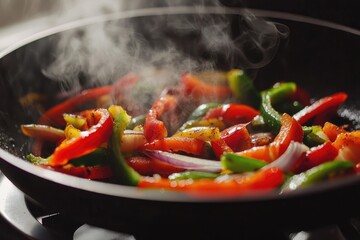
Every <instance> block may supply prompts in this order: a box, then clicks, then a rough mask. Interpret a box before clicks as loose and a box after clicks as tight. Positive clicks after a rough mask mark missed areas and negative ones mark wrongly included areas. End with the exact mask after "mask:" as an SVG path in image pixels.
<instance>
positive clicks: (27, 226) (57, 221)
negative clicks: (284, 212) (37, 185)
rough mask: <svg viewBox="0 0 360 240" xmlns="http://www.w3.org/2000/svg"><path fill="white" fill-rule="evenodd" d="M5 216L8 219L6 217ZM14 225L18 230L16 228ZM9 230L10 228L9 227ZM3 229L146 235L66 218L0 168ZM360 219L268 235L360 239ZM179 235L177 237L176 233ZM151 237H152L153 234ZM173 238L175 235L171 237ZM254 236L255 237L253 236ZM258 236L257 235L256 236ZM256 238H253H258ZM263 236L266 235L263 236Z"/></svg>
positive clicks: (49, 236) (15, 235)
mask: <svg viewBox="0 0 360 240" xmlns="http://www.w3.org/2000/svg"><path fill="white" fill-rule="evenodd" d="M4 219H5V221H4ZM4 225H10V226H11V227H9V229H10V233H9V232H8V231H5V230H3V227H4ZM12 228H14V229H15V230H16V231H14V229H12ZM7 230H8V229H7ZM2 232H7V234H8V235H6V236H5V238H6V239H9V240H10V239H17V240H18V239H19V238H20V236H21V237H25V238H27V239H28V238H29V239H39V240H42V239H44V240H45V239H46V240H53V239H74V240H85V239H86V240H91V239H103V240H106V239H109V240H110V239H112V240H117V239H118V240H135V239H136V240H139V239H147V237H146V236H137V237H136V238H135V237H134V236H131V235H128V234H124V233H119V232H114V231H111V230H107V229H103V228H98V227H96V226H91V225H88V224H84V223H78V222H74V221H73V220H69V219H67V218H64V217H63V216H62V215H61V214H59V213H56V212H55V213H54V212H49V211H47V210H46V209H44V208H43V207H41V206H39V205H38V204H36V203H34V202H33V201H31V200H30V199H29V198H27V197H25V196H24V194H23V193H22V192H21V191H20V190H19V189H17V188H16V187H15V186H14V185H13V184H12V183H11V182H10V181H9V180H8V179H7V178H6V177H5V176H3V175H2V174H1V172H0V238H1V239H2V238H3V235H2ZM359 232H360V220H357V219H351V220H350V221H348V222H347V223H344V224H339V225H337V226H328V227H325V228H321V229H317V230H314V231H311V232H305V231H303V232H298V233H291V234H285V233H282V232H281V231H279V232H278V234H276V235H275V236H271V237H270V238H269V239H275V238H273V237H276V239H279V240H282V239H284V240H317V239H328V240H348V239H349V240H350V239H351V240H352V239H360V234H359ZM175 238H176V237H175ZM150 239H151V238H150ZM172 239H173V238H172ZM251 239H253V238H251ZM255 239H258V238H256V237H255ZM255 239H254V240H255ZM261 239H263V238H261Z"/></svg>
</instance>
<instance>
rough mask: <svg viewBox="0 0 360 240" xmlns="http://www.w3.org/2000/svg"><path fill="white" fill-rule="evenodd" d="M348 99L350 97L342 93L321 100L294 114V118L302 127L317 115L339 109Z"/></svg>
mask: <svg viewBox="0 0 360 240" xmlns="http://www.w3.org/2000/svg"><path fill="white" fill-rule="evenodd" d="M347 97H348V95H347V94H346V93H343V92H340V93H336V94H333V95H330V96H327V97H324V98H321V99H319V100H317V101H316V102H314V103H313V104H311V105H310V106H306V107H305V108H303V109H302V110H300V111H299V112H297V113H296V114H294V116H293V117H294V118H295V119H296V120H297V121H298V122H299V123H300V124H301V125H303V124H305V123H306V122H307V121H309V120H310V119H312V118H313V117H315V116H317V115H320V114H324V113H326V112H327V111H331V110H332V109H334V108H338V107H339V106H340V105H341V104H342V103H344V102H345V101H346V99H347Z"/></svg>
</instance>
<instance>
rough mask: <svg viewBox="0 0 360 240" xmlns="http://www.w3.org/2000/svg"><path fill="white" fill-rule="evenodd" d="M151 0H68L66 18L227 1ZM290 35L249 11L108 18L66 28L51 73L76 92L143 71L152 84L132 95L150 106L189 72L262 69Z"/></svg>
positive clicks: (48, 73) (65, 88)
mask: <svg viewBox="0 0 360 240" xmlns="http://www.w3.org/2000/svg"><path fill="white" fill-rule="evenodd" d="M124 2H125V3H124ZM148 2H149V1H121V2H120V1H101V2H100V1H99V2H96V3H94V4H93V3H92V4H90V6H89V8H85V7H84V5H83V4H86V6H87V5H89V4H88V2H87V1H72V3H73V5H72V8H71V9H72V10H71V11H70V10H69V8H68V7H69V6H68V5H65V6H62V7H64V8H66V9H67V11H65V12H64V14H63V15H62V17H63V18H65V19H72V17H73V16H72V14H73V13H74V11H75V12H76V11H79V9H87V10H85V11H80V12H78V13H77V17H78V18H83V17H89V16H93V15H99V14H112V13H116V12H121V11H124V10H131V9H139V8H148V7H159V6H160V7H164V6H165V7H174V6H175V7H176V6H181V5H189V4H191V5H194V6H195V7H193V8H189V9H192V11H194V9H195V11H196V9H201V8H202V7H203V6H204V5H206V6H209V5H210V6H218V5H220V4H219V3H218V2H217V1H211V2H210V1H189V2H188V4H186V2H185V3H184V1H151V3H148ZM126 3H127V4H126ZM164 13H166V10H164ZM287 34H288V31H287V30H285V31H284V30H283V29H282V30H281V31H280V30H279V26H277V24H275V23H272V22H268V21H265V20H264V19H261V18H258V17H256V16H255V15H254V14H252V13H251V12H250V11H246V10H244V11H242V12H241V14H239V15H229V14H225V12H224V14H219V13H218V14H211V15H207V14H200V13H199V14H191V15H187V14H185V15H165V14H160V15H156V16H154V17H136V18H130V19H125V20H121V21H110V22H101V23H98V24H94V25H90V26H88V27H85V28H81V29H77V30H73V31H67V32H64V33H63V34H61V38H60V39H59V41H58V45H57V46H56V49H55V50H54V53H53V56H54V58H53V60H52V61H51V62H50V64H49V65H48V66H47V67H45V68H44V69H43V73H44V75H46V76H47V77H48V78H50V79H51V80H53V81H57V82H59V83H60V84H61V87H62V88H63V91H64V92H70V93H71V92H72V93H74V92H77V91H79V90H81V89H82V88H84V87H88V86H97V85H103V84H110V83H113V82H114V81H116V80H117V79H119V78H120V77H121V76H124V75H125V74H127V73H129V72H136V73H139V74H140V75H141V76H142V79H143V83H144V85H146V86H147V87H146V88H142V89H141V94H137V95H136V96H130V97H131V98H132V99H136V101H137V102H136V103H134V104H136V105H139V106H143V105H146V104H149V103H150V102H151V101H152V100H153V99H154V98H155V97H157V96H158V95H159V94H160V91H161V90H162V89H164V88H166V87H167V86H170V85H173V83H175V82H178V81H179V76H180V75H181V74H182V73H183V72H196V71H203V70H217V69H231V68H242V69H258V68H261V67H263V66H265V65H267V64H268V63H269V62H270V61H271V60H272V59H273V57H274V56H275V55H276V53H277V50H278V47H279V44H280V42H281V39H284V38H286V36H287ZM149 69H150V70H149ZM159 72H161V74H159ZM84 79H85V80H86V81H84ZM154 83H155V84H154ZM141 96H144V97H141Z"/></svg>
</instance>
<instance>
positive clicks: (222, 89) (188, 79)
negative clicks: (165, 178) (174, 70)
mask: <svg viewBox="0 0 360 240" xmlns="http://www.w3.org/2000/svg"><path fill="white" fill-rule="evenodd" d="M181 86H182V88H183V91H184V94H185V96H190V97H192V98H193V99H194V100H203V99H204V100H207V101H209V100H213V101H223V100H225V99H227V98H230V97H231V96H232V92H231V89H230V88H229V87H228V86H227V85H217V84H210V83H206V82H203V81H201V80H200V79H198V78H197V77H195V76H194V75H191V74H188V73H185V74H183V75H182V77H181Z"/></svg>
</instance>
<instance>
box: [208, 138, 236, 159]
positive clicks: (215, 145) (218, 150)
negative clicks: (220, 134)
mask: <svg viewBox="0 0 360 240" xmlns="http://www.w3.org/2000/svg"><path fill="white" fill-rule="evenodd" d="M210 144H211V147H212V149H213V151H214V154H215V156H216V158H217V159H219V160H220V157H221V155H223V153H226V152H231V153H232V152H234V151H233V150H232V149H231V148H230V147H229V146H228V145H227V144H226V142H225V141H224V139H222V138H219V139H215V140H212V141H210Z"/></svg>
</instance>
